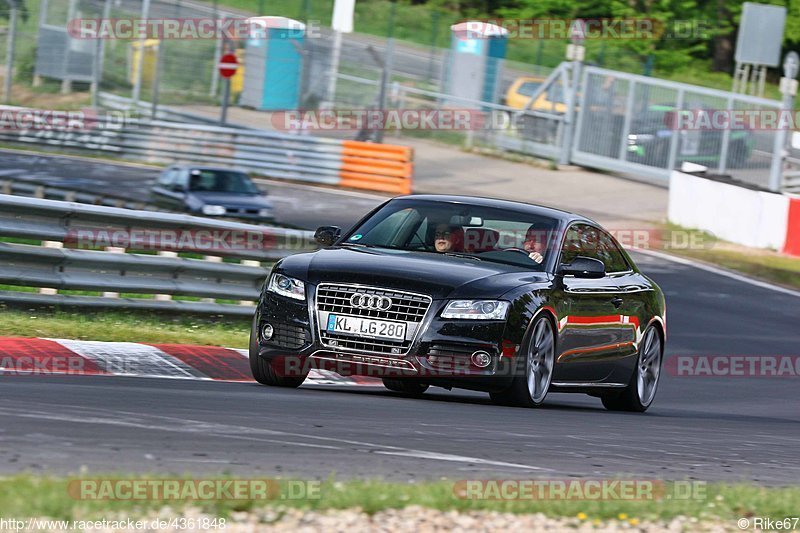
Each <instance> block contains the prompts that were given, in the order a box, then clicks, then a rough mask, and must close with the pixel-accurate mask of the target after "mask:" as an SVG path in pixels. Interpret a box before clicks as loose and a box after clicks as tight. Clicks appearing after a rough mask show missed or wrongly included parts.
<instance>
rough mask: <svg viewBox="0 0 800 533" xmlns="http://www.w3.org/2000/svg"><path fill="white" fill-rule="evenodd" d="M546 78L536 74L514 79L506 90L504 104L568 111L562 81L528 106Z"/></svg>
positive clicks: (543, 109) (556, 111)
mask: <svg viewBox="0 0 800 533" xmlns="http://www.w3.org/2000/svg"><path fill="white" fill-rule="evenodd" d="M544 80H545V78H542V77H534V76H523V77H520V78H517V79H516V80H514V83H512V84H511V87H509V88H508V91H506V96H505V98H504V102H503V104H504V105H507V106H508V107H513V108H515V109H524V108H526V107H528V108H529V109H532V110H534V111H544V112H550V113H553V112H555V113H566V111H567V105H566V103H565V102H564V90H563V88H562V87H561V83H560V81H559V82H556V83H554V84H553V85H551V86H550V88H549V89H547V90H546V91H544V92H543V93H542V94H540V95H539V96H538V97H537V98H536V101H535V102H533V105H531V106H528V102H529V101H530V99H531V95H533V93H534V92H536V90H537V89H538V88H539V87H541V86H542V83H544Z"/></svg>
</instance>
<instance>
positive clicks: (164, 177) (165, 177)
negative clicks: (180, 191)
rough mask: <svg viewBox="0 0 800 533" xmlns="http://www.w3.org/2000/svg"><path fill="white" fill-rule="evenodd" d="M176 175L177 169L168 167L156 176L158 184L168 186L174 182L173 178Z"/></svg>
mask: <svg viewBox="0 0 800 533" xmlns="http://www.w3.org/2000/svg"><path fill="white" fill-rule="evenodd" d="M177 176H178V171H177V170H175V169H174V168H168V169H167V170H165V171H164V172H162V173H161V174H160V175H159V176H158V184H159V185H161V186H162V187H166V188H169V187H170V186H171V185H172V184H173V183H175V178H176V177H177Z"/></svg>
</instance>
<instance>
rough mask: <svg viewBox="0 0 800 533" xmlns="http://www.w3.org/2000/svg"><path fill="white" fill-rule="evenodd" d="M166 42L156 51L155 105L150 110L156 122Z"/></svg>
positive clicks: (161, 43) (162, 41)
mask: <svg viewBox="0 0 800 533" xmlns="http://www.w3.org/2000/svg"><path fill="white" fill-rule="evenodd" d="M165 45H166V42H165V41H164V40H163V39H162V40H161V41H160V42H159V43H158V48H157V49H156V73H155V76H154V77H153V105H152V107H151V109H150V117H151V118H152V119H153V120H155V119H156V115H157V114H158V100H159V97H160V93H161V71H162V70H163V67H164V46H165Z"/></svg>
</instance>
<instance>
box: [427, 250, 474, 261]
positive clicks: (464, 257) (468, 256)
mask: <svg viewBox="0 0 800 533" xmlns="http://www.w3.org/2000/svg"><path fill="white" fill-rule="evenodd" d="M435 253H439V252H435ZM442 255H449V256H450V257H461V258H462V259H474V260H475V261H483V259H481V258H480V257H478V256H476V255H469V254H460V253H458V252H444V253H443V254H442Z"/></svg>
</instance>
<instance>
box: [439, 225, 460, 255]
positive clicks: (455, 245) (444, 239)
mask: <svg viewBox="0 0 800 533" xmlns="http://www.w3.org/2000/svg"><path fill="white" fill-rule="evenodd" d="M463 240H464V230H463V229H462V228H461V226H454V225H452V224H444V223H442V224H437V226H436V232H435V233H434V235H433V245H434V247H435V248H436V251H437V252H439V253H440V254H444V253H447V252H457V251H460V250H459V248H460V247H461V243H462V242H463Z"/></svg>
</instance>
